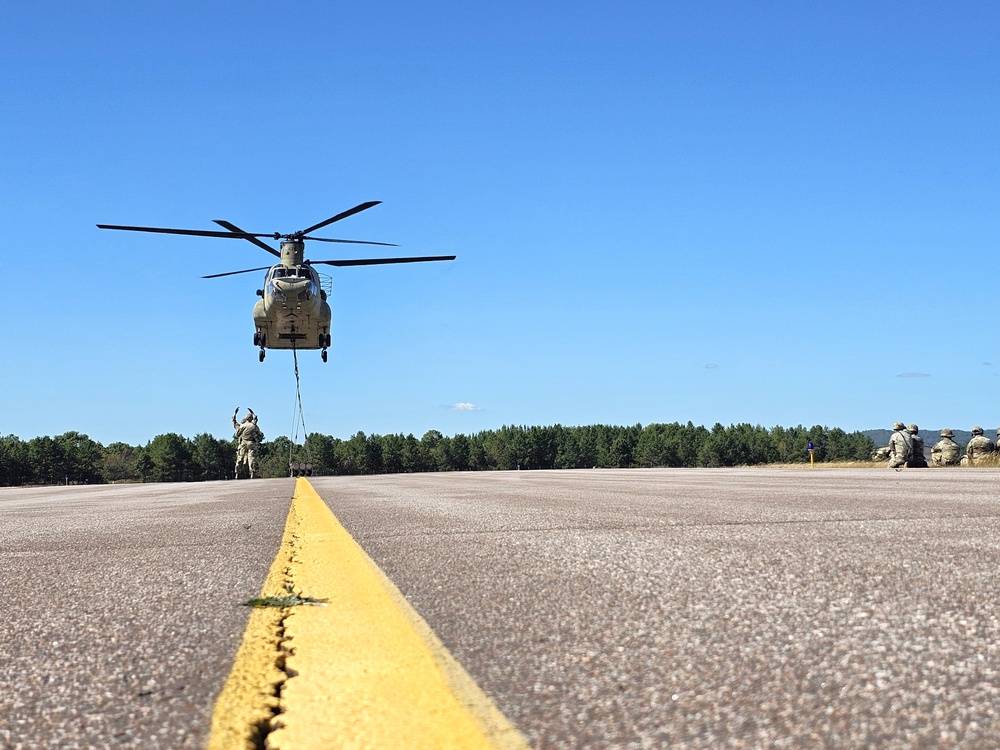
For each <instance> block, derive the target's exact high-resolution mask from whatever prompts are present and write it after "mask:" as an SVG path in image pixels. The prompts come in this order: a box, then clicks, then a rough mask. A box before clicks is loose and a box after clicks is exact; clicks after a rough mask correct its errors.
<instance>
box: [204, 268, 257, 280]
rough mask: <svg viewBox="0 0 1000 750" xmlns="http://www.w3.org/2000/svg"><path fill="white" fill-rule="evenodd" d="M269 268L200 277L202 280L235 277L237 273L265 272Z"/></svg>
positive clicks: (247, 269) (248, 269)
mask: <svg viewBox="0 0 1000 750" xmlns="http://www.w3.org/2000/svg"><path fill="white" fill-rule="evenodd" d="M270 267H271V266H264V267H263V268H246V269H244V270H242V271H227V272H226V273H213V274H211V275H209V276H202V277H201V278H203V279H218V278H221V277H223V276H235V275H236V274H238V273H251V272H253V271H266V270H267V269H269V268H270Z"/></svg>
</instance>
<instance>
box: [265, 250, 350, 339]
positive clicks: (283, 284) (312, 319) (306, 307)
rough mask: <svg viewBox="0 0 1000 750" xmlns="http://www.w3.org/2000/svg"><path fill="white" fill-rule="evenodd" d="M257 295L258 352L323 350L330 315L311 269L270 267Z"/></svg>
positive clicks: (328, 334) (327, 305) (308, 266)
mask: <svg viewBox="0 0 1000 750" xmlns="http://www.w3.org/2000/svg"><path fill="white" fill-rule="evenodd" d="M282 260H284V258H282ZM257 294H258V295H259V296H260V299H259V300H257V303H256V304H255V305H254V308H253V321H254V327H255V328H256V331H255V333H254V344H256V345H258V346H260V347H261V349H262V350H263V349H324V350H325V349H326V348H327V347H328V346H329V345H330V320H331V318H332V313H331V310H330V305H329V303H328V302H327V301H326V292H325V291H323V289H322V288H321V285H320V279H319V274H317V273H316V270H315V269H314V268H313V267H312V266H310V265H308V264H301V265H285V264H284V263H281V264H278V265H275V266H271V268H269V269H268V271H267V274H266V275H265V276H264V288H263V289H259V290H257Z"/></svg>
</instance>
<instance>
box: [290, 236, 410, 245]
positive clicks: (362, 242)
mask: <svg viewBox="0 0 1000 750" xmlns="http://www.w3.org/2000/svg"><path fill="white" fill-rule="evenodd" d="M302 239H304V240H315V241H316V242H346V243H349V244H351V245H382V246H383V247H399V246H398V245H397V244H396V243H395V242H369V241H368V240H334V239H330V238H328V237H303V238H302Z"/></svg>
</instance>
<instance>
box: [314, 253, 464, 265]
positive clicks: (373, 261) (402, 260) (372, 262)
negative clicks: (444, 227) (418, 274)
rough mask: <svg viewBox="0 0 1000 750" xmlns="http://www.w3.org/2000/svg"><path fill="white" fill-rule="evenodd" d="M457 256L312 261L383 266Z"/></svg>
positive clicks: (315, 261) (447, 258)
mask: <svg viewBox="0 0 1000 750" xmlns="http://www.w3.org/2000/svg"><path fill="white" fill-rule="evenodd" d="M457 257H458V256H456V255H427V256H424V257H421V258H359V259H358V260H311V261H309V262H310V263H311V264H312V265H314V266H315V265H324V266H381V265H384V264H386V263H423V262H425V261H434V260H455V258H457Z"/></svg>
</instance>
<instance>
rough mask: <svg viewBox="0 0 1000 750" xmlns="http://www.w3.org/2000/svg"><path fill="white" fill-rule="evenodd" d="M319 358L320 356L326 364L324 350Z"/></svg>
mask: <svg viewBox="0 0 1000 750" xmlns="http://www.w3.org/2000/svg"><path fill="white" fill-rule="evenodd" d="M319 356H321V357H322V358H323V361H324V362H326V349H324V350H323V353H322V354H320V355H319Z"/></svg>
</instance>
